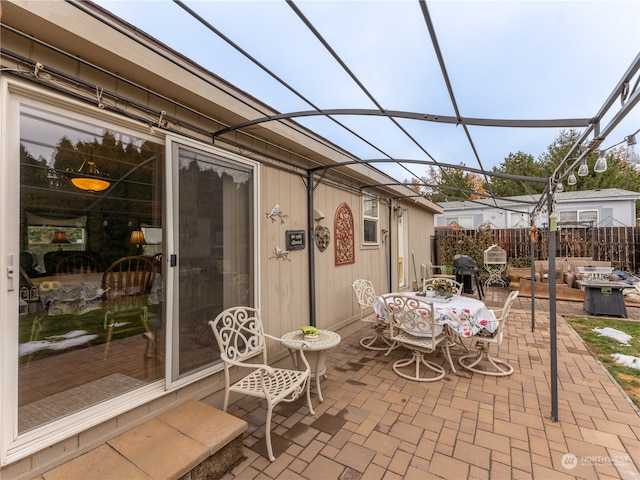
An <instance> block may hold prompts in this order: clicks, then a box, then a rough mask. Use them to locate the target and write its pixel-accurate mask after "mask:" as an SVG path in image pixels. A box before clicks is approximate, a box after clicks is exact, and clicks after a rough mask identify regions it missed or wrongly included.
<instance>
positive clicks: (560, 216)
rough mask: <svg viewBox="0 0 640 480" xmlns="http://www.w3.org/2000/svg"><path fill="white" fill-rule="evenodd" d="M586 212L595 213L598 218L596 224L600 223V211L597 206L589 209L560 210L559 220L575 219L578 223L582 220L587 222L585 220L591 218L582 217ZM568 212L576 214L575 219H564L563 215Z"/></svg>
mask: <svg viewBox="0 0 640 480" xmlns="http://www.w3.org/2000/svg"><path fill="white" fill-rule="evenodd" d="M585 213H595V214H596V215H595V216H596V218H595V223H594V226H595V225H598V223H599V222H600V212H599V211H598V210H597V209H595V208H589V209H584V210H565V211H561V212H558V215H559V221H561V222H573V221H575V222H576V223H580V222H585V221H589V220H583V219H582V215H583V214H585ZM567 214H575V220H564V219H563V217H564V216H565V215H567Z"/></svg>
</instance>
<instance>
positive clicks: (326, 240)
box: [315, 225, 331, 252]
mask: <svg viewBox="0 0 640 480" xmlns="http://www.w3.org/2000/svg"><path fill="white" fill-rule="evenodd" d="M315 237H316V247H318V250H320V251H321V252H324V251H325V250H326V249H327V247H328V246H329V244H330V243H331V233H330V232H329V228H328V227H324V226H322V225H319V226H317V227H316V232H315Z"/></svg>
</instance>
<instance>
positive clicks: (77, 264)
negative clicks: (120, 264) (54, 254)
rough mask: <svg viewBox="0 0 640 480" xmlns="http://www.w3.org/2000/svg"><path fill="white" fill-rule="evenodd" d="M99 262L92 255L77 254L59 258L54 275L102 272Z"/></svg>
mask: <svg viewBox="0 0 640 480" xmlns="http://www.w3.org/2000/svg"><path fill="white" fill-rule="evenodd" d="M103 270H104V269H103V267H102V265H101V264H100V262H98V260H96V258H95V257H93V256H92V255H87V254H86V253H78V254H76V255H68V256H65V257H63V258H61V259H60V260H59V261H58V263H56V274H58V275H59V274H68V273H91V272H102V271H103Z"/></svg>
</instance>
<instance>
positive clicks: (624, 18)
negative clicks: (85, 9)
mask: <svg viewBox="0 0 640 480" xmlns="http://www.w3.org/2000/svg"><path fill="white" fill-rule="evenodd" d="M96 3H98V4H99V5H101V6H103V7H104V8H106V9H107V10H109V11H111V12H112V13H113V14H115V15H116V16H119V17H121V18H122V19H124V20H126V21H127V22H129V23H131V24H133V25H134V26H136V27H138V28H140V29H141V30H143V31H145V32H146V33H148V34H150V35H152V36H153V37H155V38H157V39H158V40H160V41H162V42H163V43H165V44H167V45H168V46H170V47H171V48H174V49H175V50H177V51H179V52H181V53H183V54H184V55H186V56H188V57H190V58H191V59H192V60H194V61H195V62H197V63H199V64H200V65H202V66H203V67H204V68H206V69H208V70H210V71H211V72H213V73H215V74H216V75H218V76H220V77H222V78H223V79H225V80H227V81H228V82H230V83H231V84H233V85H235V86H236V87H238V88H240V89H242V90H244V91H246V92H248V93H250V94H251V95H253V96H254V97H256V98H257V99H259V100H260V101H262V102H264V103H266V104H268V105H270V106H271V107H273V108H274V109H276V110H277V111H279V112H282V113H288V112H296V111H306V110H314V109H315V108H321V109H335V108H339V109H353V108H363V109H376V108H377V105H376V103H377V104H378V105H380V106H381V107H382V108H384V109H388V110H400V111H408V112H417V113H421V114H429V115H440V116H455V109H454V106H453V103H452V100H451V97H450V94H449V91H448V89H447V86H446V83H445V81H444V79H443V75H442V72H441V69H440V66H439V64H438V60H437V57H436V55H435V50H434V47H433V45H432V41H431V38H430V36H429V31H428V29H427V26H426V22H425V19H424V17H423V15H422V11H421V8H420V4H419V2H418V1H417V0H411V1H409V0H393V1H382V0H378V1H367V0H352V1H346V0H335V1H331V0H315V1H310V0H302V1H300V0H298V1H296V2H294V3H293V5H294V6H295V8H296V9H298V10H299V11H301V12H302V15H303V16H304V18H306V20H308V22H309V23H310V24H311V25H312V26H313V28H314V29H315V30H317V31H318V32H319V34H320V35H321V36H322V38H323V39H324V41H325V42H326V43H328V45H330V47H331V49H332V50H333V51H334V52H335V53H336V54H337V55H338V56H339V57H340V58H341V60H342V61H343V62H344V64H345V65H346V67H347V68H348V70H349V72H350V73H348V72H347V71H346V70H345V68H344V67H343V66H341V65H340V64H339V62H337V61H336V59H335V58H334V57H333V56H332V55H331V54H330V53H329V52H328V51H327V49H326V48H325V47H324V46H323V45H322V43H321V42H320V41H319V40H318V38H317V37H316V36H315V35H314V34H313V33H312V32H311V30H310V29H309V28H308V27H307V25H305V23H304V22H303V21H302V20H301V18H300V17H299V16H298V15H297V14H296V12H295V11H294V8H292V6H291V5H290V4H288V3H287V2H285V1H284V0H282V1H280V0H262V1H248V0H247V1H245V0H226V1H220V0H199V1H188V0H185V1H184V3H185V4H186V5H187V6H188V7H189V8H190V9H192V10H194V11H195V12H196V13H197V14H198V15H199V16H201V17H203V18H204V19H206V21H207V22H208V23H209V24H211V25H212V26H213V27H215V28H216V29H217V30H219V31H220V32H221V33H222V34H223V35H224V36H226V37H227V38H228V39H230V40H231V42H233V43H235V44H236V45H237V46H238V47H239V48H241V49H242V50H244V51H245V52H247V53H248V54H249V55H250V56H251V57H253V58H254V59H255V60H257V61H258V62H259V63H260V64H261V65H263V66H264V67H266V68H267V69H269V70H270V71H271V72H272V74H273V75H269V74H268V73H265V71H264V70H263V69H261V68H260V67H258V66H256V65H255V64H254V63H252V62H251V61H250V60H248V59H246V58H245V57H244V56H243V55H242V54H241V53H239V52H238V51H237V50H236V49H234V48H233V47H232V46H230V45H229V44H228V43H227V42H225V41H224V40H222V39H221V38H220V37H219V36H217V35H216V34H215V33H213V32H211V31H210V30H209V29H207V28H206V27H205V26H203V25H202V24H201V23H200V22H198V21H197V19H195V18H194V17H192V16H190V15H189V14H188V13H187V11H185V10H184V9H183V8H181V7H180V6H179V5H178V4H177V3H175V2H172V1H166V0H148V1H135V0H126V1H125V0H121V1H102V0H101V1H96ZM426 5H427V8H428V11H429V15H430V17H431V20H432V22H433V25H434V29H435V33H436V37H437V41H438V44H439V46H440V50H441V52H442V55H443V59H444V65H445V67H446V69H447V73H448V76H449V79H450V82H451V90H452V93H453V96H454V98H455V103H456V105H457V108H458V110H459V113H460V116H462V117H475V118H487V119H518V120H523V119H546V120H548V119H569V118H593V117H594V116H596V114H597V113H598V112H599V111H600V109H601V107H602V106H603V105H604V103H605V101H606V100H607V99H608V98H609V96H610V95H611V93H612V92H613V90H614V88H615V87H616V86H617V85H618V83H619V82H620V80H621V78H622V77H623V75H624V74H625V73H626V72H627V70H628V69H629V67H630V66H631V64H632V62H633V61H634V60H635V58H636V57H637V56H638V55H639V54H640V1H638V0H625V1H615V0H603V1H577V0H576V1H545V0H536V1H518V0H511V1H506V0H505V1H480V0H478V1H457V0H439V1H434V2H427V4H426ZM353 75H354V76H355V77H357V81H358V82H360V85H358V83H357V82H356V81H354V79H353V78H352V76H353ZM274 76H276V77H277V78H279V79H281V80H283V81H284V82H286V83H287V84H289V85H290V86H291V87H292V88H293V89H295V90H296V91H297V92H298V93H299V94H300V95H296V94H295V93H293V92H292V91H291V90H290V89H288V88H286V87H284V86H282V85H281V84H280V83H279V82H278V81H277V80H276V79H274ZM637 78H638V75H637V74H636V76H635V77H634V82H635V80H636V79H637ZM363 88H364V89H365V90H366V92H367V93H365V92H364V91H363ZM371 97H372V98H373V100H372V98H371ZM620 105H621V102H620V101H617V102H616V103H615V104H614V106H613V108H612V109H611V110H610V112H609V113H608V114H607V115H605V117H604V118H603V120H602V122H601V128H603V127H604V126H605V125H607V123H608V122H609V121H610V120H611V118H612V116H613V115H614V114H616V113H617V112H618V110H619V109H620ZM258 116H259V115H256V118H257V117H258ZM334 118H335V119H337V120H339V122H340V123H342V124H344V125H346V126H348V128H349V129H351V130H353V131H354V132H356V133H357V134H358V135H359V136H360V137H363V138H365V139H366V141H363V140H362V139H360V138H358V136H356V135H354V134H353V133H351V132H349V131H347V130H346V129H344V128H343V127H341V126H340V125H338V124H336V123H335V122H333V121H331V120H330V119H327V118H325V117H307V118H299V119H297V121H298V122H299V123H301V124H303V125H305V126H306V127H308V128H310V129H312V130H314V131H315V132H317V133H318V134H320V135H322V136H323V137H324V138H326V139H328V140H330V141H332V142H333V143H335V144H337V145H339V146H341V147H342V148H345V149H346V150H348V151H350V152H351V153H352V154H354V155H356V156H357V157H359V158H360V159H363V160H366V159H380V158H391V159H413V160H435V161H437V162H440V163H447V164H455V165H457V164H460V163H464V164H465V165H467V166H469V167H473V168H484V169H486V170H491V168H493V167H497V166H500V165H501V164H502V163H503V162H504V159H505V158H506V157H507V156H508V155H509V154H511V153H517V152H524V153H527V154H531V155H533V156H534V158H536V159H538V158H539V156H540V155H541V154H543V153H545V152H546V151H547V147H548V146H549V145H550V144H551V143H552V142H553V141H554V139H555V138H556V137H557V136H558V134H559V133H560V131H561V129H555V128H543V129H533V128H504V127H478V126H469V127H468V132H469V135H468V136H467V134H466V132H465V130H464V128H463V127H462V126H460V125H454V124H444V123H436V122H426V121H419V120H408V119H397V123H398V124H399V125H400V126H401V128H400V127H399V126H398V125H396V124H394V123H393V122H392V121H391V120H389V119H388V118H384V117H373V116H339V117H338V116H336V117H334ZM638 129H640V105H636V107H635V108H634V109H633V110H632V111H631V113H629V114H628V115H627V116H626V117H625V119H624V120H623V121H622V122H621V123H620V124H619V126H618V127H617V128H615V129H614V130H613V131H612V132H611V133H610V135H609V136H608V137H607V138H606V139H605V140H604V142H603V143H602V148H608V147H609V146H612V145H614V144H617V143H619V142H622V141H623V140H624V138H625V137H626V136H627V135H629V134H632V133H634V132H635V131H636V130H638ZM577 130H578V131H579V132H582V130H583V128H582V127H579V128H577ZM469 137H470V138H471V142H470V141H469ZM474 150H475V151H474ZM376 166H377V168H379V169H380V170H383V171H385V172H386V173H388V174H390V175H391V176H393V177H394V178H396V179H398V180H400V181H402V180H404V179H407V178H410V177H411V176H412V175H415V176H418V177H419V176H424V175H426V173H427V168H428V167H426V166H424V165H415V164H414V165H407V166H406V167H407V168H408V169H409V170H410V171H407V170H406V169H403V168H401V167H398V166H394V165H393V164H390V165H381V164H377V165H376Z"/></svg>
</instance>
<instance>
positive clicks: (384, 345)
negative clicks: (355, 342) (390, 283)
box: [351, 278, 393, 350]
mask: <svg viewBox="0 0 640 480" xmlns="http://www.w3.org/2000/svg"><path fill="white" fill-rule="evenodd" d="M351 286H352V287H353V291H354V293H355V295H356V298H357V299H358V304H359V305H360V321H362V322H365V323H368V324H371V326H372V327H373V330H374V332H375V333H374V334H373V335H368V336H366V337H364V338H362V339H361V340H360V346H362V347H363V348H366V349H368V350H388V349H389V347H390V346H391V345H392V344H393V343H392V342H391V341H390V340H389V338H388V337H387V336H385V333H386V332H387V331H388V330H389V323H388V322H387V319H386V318H383V317H378V315H377V314H376V313H375V312H370V309H372V308H373V305H374V304H375V302H376V300H377V299H378V296H377V295H376V292H375V289H374V287H373V283H372V282H371V281H370V280H365V279H362V278H360V279H358V280H356V281H355V282H353V285H351ZM365 312H367V313H366V314H365Z"/></svg>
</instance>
